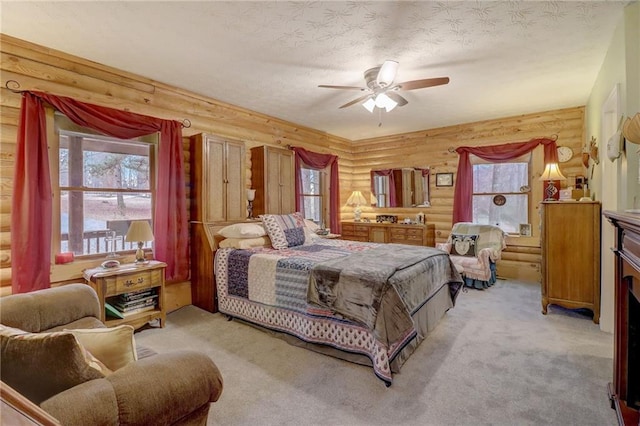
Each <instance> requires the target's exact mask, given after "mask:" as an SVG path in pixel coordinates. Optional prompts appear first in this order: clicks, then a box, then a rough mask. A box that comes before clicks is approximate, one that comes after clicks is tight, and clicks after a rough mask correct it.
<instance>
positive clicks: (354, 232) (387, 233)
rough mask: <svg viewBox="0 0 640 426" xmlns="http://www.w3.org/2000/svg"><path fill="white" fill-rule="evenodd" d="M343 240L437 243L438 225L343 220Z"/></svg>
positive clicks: (411, 243)
mask: <svg viewBox="0 0 640 426" xmlns="http://www.w3.org/2000/svg"><path fill="white" fill-rule="evenodd" d="M340 226H341V229H342V231H341V234H342V239H343V240H354V241H365V242H372V243H395V244H410V245H414V246H430V247H435V245H436V226H435V225H434V224H432V223H428V224H425V225H423V224H411V225H409V224H402V223H378V222H341V223H340Z"/></svg>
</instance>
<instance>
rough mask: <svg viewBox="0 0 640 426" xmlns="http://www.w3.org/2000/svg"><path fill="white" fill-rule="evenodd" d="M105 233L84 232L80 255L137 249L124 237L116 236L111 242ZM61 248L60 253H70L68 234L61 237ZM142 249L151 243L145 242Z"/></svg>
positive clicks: (103, 230)
mask: <svg viewBox="0 0 640 426" xmlns="http://www.w3.org/2000/svg"><path fill="white" fill-rule="evenodd" d="M107 232H109V230H108V229H102V230H98V231H87V232H84V233H83V234H82V251H83V252H82V254H100V253H104V254H108V253H111V252H118V251H124V250H135V249H137V248H138V243H136V242H127V241H125V240H124V235H116V237H115V238H114V239H113V242H112V241H111V238H108V237H107ZM112 244H113V245H114V248H113V249H112V248H111V245H112ZM61 246H62V247H61V250H60V251H62V252H66V251H71V250H70V249H69V234H68V233H64V234H62V235H61ZM143 247H145V248H150V247H151V243H150V242H147V243H145V245H144V246H143ZM76 254H80V253H76Z"/></svg>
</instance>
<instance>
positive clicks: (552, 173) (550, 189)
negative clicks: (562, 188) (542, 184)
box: [538, 163, 567, 201]
mask: <svg viewBox="0 0 640 426" xmlns="http://www.w3.org/2000/svg"><path fill="white" fill-rule="evenodd" d="M538 180H541V181H547V182H548V184H547V187H546V188H545V190H544V194H545V199H544V201H555V200H557V199H558V197H557V195H558V188H556V185H555V181H560V180H567V178H566V177H564V175H563V174H562V173H560V168H559V167H558V163H548V164H547V165H546V166H545V167H544V172H542V176H540V179H538Z"/></svg>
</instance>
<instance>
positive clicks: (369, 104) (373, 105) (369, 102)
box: [362, 98, 376, 113]
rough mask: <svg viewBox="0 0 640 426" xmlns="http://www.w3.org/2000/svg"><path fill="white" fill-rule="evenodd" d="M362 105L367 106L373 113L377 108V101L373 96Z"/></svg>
mask: <svg viewBox="0 0 640 426" xmlns="http://www.w3.org/2000/svg"><path fill="white" fill-rule="evenodd" d="M362 106H363V107H365V108H366V109H367V111H369V112H370V113H373V110H374V109H375V108H376V101H374V100H373V98H369V99H367V101H366V102H365V103H363V104H362Z"/></svg>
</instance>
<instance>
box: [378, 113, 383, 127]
mask: <svg viewBox="0 0 640 426" xmlns="http://www.w3.org/2000/svg"><path fill="white" fill-rule="evenodd" d="M378 127H382V108H378Z"/></svg>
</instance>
